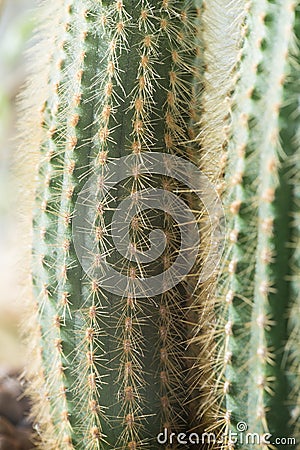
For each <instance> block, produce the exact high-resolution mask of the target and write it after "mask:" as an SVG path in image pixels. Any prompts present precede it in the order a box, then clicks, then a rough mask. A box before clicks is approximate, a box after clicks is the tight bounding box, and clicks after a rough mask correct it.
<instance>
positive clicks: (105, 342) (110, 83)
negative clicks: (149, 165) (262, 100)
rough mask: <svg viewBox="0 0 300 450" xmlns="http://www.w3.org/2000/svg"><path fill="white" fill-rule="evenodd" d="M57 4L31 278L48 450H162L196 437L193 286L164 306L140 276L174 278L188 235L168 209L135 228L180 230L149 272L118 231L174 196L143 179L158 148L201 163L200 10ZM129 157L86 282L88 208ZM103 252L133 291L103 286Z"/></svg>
mask: <svg viewBox="0 0 300 450" xmlns="http://www.w3.org/2000/svg"><path fill="white" fill-rule="evenodd" d="M56 3H57V5H56V10H54V11H53V12H52V14H53V16H54V17H55V18H56V20H57V24H56V26H55V29H54V30H53V34H54V35H53V37H52V48H50V50H49V61H48V66H49V74H48V80H47V83H48V88H47V90H46V89H45V94H44V98H43V106H42V112H41V127H42V130H43V131H42V137H41V140H40V157H39V162H38V166H39V167H38V174H37V184H36V200H35V209H34V219H33V220H34V235H33V263H32V281H33V290H34V297H35V299H36V302H37V308H38V313H37V314H38V319H37V320H38V322H39V324H40V337H39V341H40V345H41V346H42V350H41V356H40V358H41V361H42V365H43V379H44V380H45V381H42V384H43V383H44V389H43V392H44V395H45V397H46V398H42V399H41V402H42V405H41V406H40V408H41V412H39V413H38V422H39V423H40V427H41V429H42V431H41V434H42V445H43V446H46V447H47V448H49V449H50V448H55V449H57V448H62V449H63V448H68V449H72V448H76V449H79V448H89V449H98V448H99V449H100V448H101V449H104V448H115V449H116V448H130V449H135V448H138V447H140V446H141V445H142V446H145V447H146V448H153V447H154V446H155V445H156V436H157V434H158V433H159V432H160V431H161V430H162V428H163V427H167V428H168V429H169V430H170V431H176V432H179V431H180V430H181V429H187V427H188V413H187V410H186V408H185V406H184V400H185V399H186V396H187V395H188V394H187V391H186V390H185V380H184V376H185V375H184V370H185V366H186V361H185V355H184V348H185V342H186V339H187V336H186V331H185V328H186V327H185V325H184V315H183V314H182V311H183V309H184V307H185V306H186V304H187V293H186V290H187V288H186V287H185V285H184V284H183V283H181V284H179V285H178V286H177V287H175V288H174V289H171V291H170V290H167V291H166V292H162V294H161V295H155V296H154V297H153V298H151V297H149V296H148V295H147V294H145V297H147V298H144V299H143V298H140V297H138V298H137V297H135V292H134V291H132V290H131V289H130V279H135V278H138V277H142V276H144V272H143V271H144V270H148V272H150V273H155V272H157V268H158V267H162V268H163V269H164V268H165V269H166V268H168V266H169V265H170V264H171V263H172V262H173V259H174V255H175V252H176V239H177V237H176V235H177V232H176V229H175V225H174V224H172V218H170V217H169V215H168V214H167V213H165V214H164V213H161V212H160V213H158V212H157V211H155V210H153V211H150V213H145V214H144V215H143V217H140V215H138V216H137V217H135V218H134V219H135V221H134V222H132V223H131V232H132V236H131V238H132V246H133V248H134V246H135V245H136V246H138V245H141V243H142V245H143V242H144V243H146V245H147V240H148V234H149V231H151V226H152V225H153V226H156V227H160V228H162V229H164V230H166V232H168V239H167V246H166V251H165V252H164V254H163V256H162V259H160V260H158V261H157V262H156V264H154V265H153V264H152V266H151V265H150V266H149V267H148V269H147V268H146V269H144V268H143V269H140V265H139V264H138V261H137V263H130V264H129V265H128V264H127V266H126V258H123V257H122V255H120V254H119V255H118V254H117V255H116V254H115V253H113V252H112V246H113V241H112V238H113V237H115V236H116V234H117V231H116V230H114V229H113V226H111V227H110V225H111V223H110V221H111V220H112V217H111V211H112V210H113V209H115V208H116V206H117V205H118V202H120V200H122V199H123V198H124V197H126V196H128V195H131V194H134V193H135V192H136V191H139V190H140V189H141V188H144V187H148V186H152V187H154V186H157V187H159V186H162V188H164V189H165V190H166V191H167V190H170V189H171V187H172V185H171V184H170V181H169V178H168V177H167V176H165V177H162V178H161V179H160V180H158V179H155V177H152V179H151V180H150V179H149V177H151V174H149V175H148V174H146V175H144V176H142V175H140V174H139V173H138V172H137V170H138V167H139V165H142V164H143V154H144V153H145V152H160V153H169V154H173V155H174V154H178V155H185V156H186V157H187V158H189V152H190V151H191V145H188V144H187V142H188V141H189V140H190V139H191V136H192V132H193V130H192V126H193V125H192V121H193V118H194V116H195V114H196V111H195V108H196V107H195V104H196V100H197V99H196V97H195V96H196V88H195V86H196V83H199V77H198V75H197V74H198V72H199V69H198V67H197V66H196V61H197V58H198V57H197V30H196V21H197V20H198V18H197V14H198V10H197V9H196V4H195V3H196V2H191V1H186V2H179V1H172V2H168V1H161V2H156V1H147V0H145V1H141V2H129V1H120V0H118V1H109V2H94V1H91V2H83V1H81V0H68V1H57V2H56ZM197 78H198V79H197ZM125 156H128V159H127V161H128V166H129V168H130V169H131V177H130V178H129V180H127V181H125V182H124V183H123V186H122V185H120V186H119V187H118V188H117V189H112V190H111V191H112V192H111V193H109V194H108V196H107V197H108V198H107V197H106V198H105V200H104V202H103V203H99V204H97V205H95V211H94V213H93V212H92V213H91V212H89V214H90V216H89V218H90V224H91V229H92V232H93V241H94V243H95V246H96V247H97V249H99V250H100V252H99V254H97V251H95V254H94V255H93V261H92V265H91V267H90V270H89V273H88V274H86V273H85V272H84V271H83V268H82V267H81V265H80V262H79V261H78V258H77V255H76V252H75V243H74V233H73V231H74V228H73V230H72V225H73V221H74V215H75V213H76V208H77V207H76V200H77V198H78V195H79V193H80V192H81V191H82V189H83V188H84V185H85V183H86V181H87V179H88V177H89V176H91V175H94V174H98V175H97V178H96V184H95V186H94V190H95V191H97V189H98V191H97V193H98V194H100V193H101V192H102V191H104V190H107V192H108V191H109V189H110V184H109V183H110V181H111V178H110V176H108V177H107V180H106V179H105V176H106V173H107V171H108V164H109V162H112V161H113V158H120V157H125ZM117 164H119V163H117ZM135 171H136V173H135ZM127 178H128V177H127ZM101 180H102V181H101ZM106 182H107V184H105V183H106ZM101 183H103V185H101ZM101 189H102V191H101ZM100 191H101V192H100ZM83 192H84V189H83ZM183 195H184V194H183ZM78 207H79V205H78ZM91 214H92V215H91ZM93 214H94V215H93ZM195 220H196V219H195ZM82 228H83V225H82V226H81V229H78V230H77V232H78V233H79V234H80V233H82V232H83V231H84V230H83V229H82ZM75 231H76V230H75ZM86 239H88V237H87V238H86ZM86 242H87V241H86ZM86 245H87V244H86ZM172 246H173V247H172ZM174 246H175V247H174ZM174 248H175V250H174ZM103 255H105V257H107V258H108V259H109V260H110V262H111V263H112V264H115V266H117V267H118V270H120V271H121V272H123V273H124V271H127V273H128V280H129V281H128V286H127V287H125V289H124V292H123V294H122V295H116V294H115V293H111V292H109V290H108V291H105V290H103V289H102V286H101V284H100V283H99V280H98V279H97V278H96V277H93V274H94V272H93V269H95V268H99V267H100V264H101V262H100V259H99V257H100V258H101V257H102V256H103ZM125 256H128V255H125ZM97 258H98V259H97ZM45 408H47V414H45V413H44V409H45ZM49 419H50V420H49ZM44 448H45V447H44Z"/></svg>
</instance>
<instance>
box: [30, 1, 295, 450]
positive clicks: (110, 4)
mask: <svg viewBox="0 0 300 450" xmlns="http://www.w3.org/2000/svg"><path fill="white" fill-rule="evenodd" d="M299 6H300V5H299V3H298V2H296V1H294V0H285V1H283V0H272V1H267V0H252V1H246V0H237V1H235V2H233V1H232V0H224V1H223V2H222V3H221V2H219V1H216V0H211V1H203V2H202V1H200V0H162V1H154V0H139V1H128V0H111V1H85V2H83V1H82V0H68V1H67V0H66V1H63V0H56V1H54V2H52V4H51V5H50V4H45V5H43V6H40V10H41V11H42V12H43V14H42V18H41V19H40V23H41V29H40V30H39V31H38V36H39V39H40V40H41V42H38V44H37V45H36V46H35V47H34V48H33V51H32V57H33V56H34V57H35V58H37V60H38V64H37V66H35V69H34V71H33V72H35V73H34V74H33V75H32V77H31V78H30V80H29V86H28V88H27V89H26V90H25V92H24V94H23V97H24V100H23V104H24V108H25V110H26V111H27V112H26V114H27V116H26V117H27V119H26V120H22V122H24V125H22V126H23V130H24V131H23V136H24V142H25V145H24V146H25V148H26V149H27V153H28V149H29V150H32V152H33V154H32V156H31V155H30V153H29V155H30V156H29V158H28V159H30V160H32V161H34V162H35V163H36V169H35V179H36V182H35V184H34V186H33V188H32V189H31V191H30V192H34V195H32V197H34V200H33V201H32V204H33V208H34V213H33V237H32V268H31V273H32V275H31V284H32V291H33V298H32V299H30V302H29V303H30V308H29V309H30V313H29V316H30V320H29V321H30V326H29V328H30V330H29V331H28V324H27V336H28V343H29V344H30V349H34V356H33V357H32V358H33V359H34V364H33V365H32V367H31V368H29V369H28V371H27V372H28V373H27V377H28V379H29V380H30V389H29V390H30V393H31V396H32V398H33V400H34V404H35V406H34V408H33V416H34V417H35V421H36V428H37V429H38V431H39V435H40V441H41V442H40V446H41V448H47V449H62V450H63V449H78V450H80V449H83V448H87V449H99V450H100V449H103V450H104V449H109V448H113V449H137V448H149V449H156V448H161V446H162V444H160V443H159V442H158V441H157V439H156V438H157V436H158V435H159V433H161V431H162V430H167V433H168V436H172V433H173V435H174V436H175V437H176V436H179V434H180V433H184V434H185V433H188V432H191V431H197V432H198V433H199V435H200V434H201V433H203V432H209V431H214V432H215V435H216V436H217V437H218V439H220V438H221V437H222V435H224V436H225V437H224V436H223V437H224V439H223V442H213V443H212V444H211V445H209V443H205V442H203V443H202V444H203V445H202V444H201V445H200V443H199V444H198V446H199V448H207V447H210V448H223V449H232V448H241V449H244V448H245V443H244V442H241V441H237V442H235V443H234V442H233V438H232V435H231V434H230V433H235V432H238V433H239V434H243V433H244V434H246V431H247V430H248V431H249V432H251V433H257V434H258V435H259V436H261V435H263V434H265V433H270V434H272V439H273V441H274V439H275V438H276V437H286V438H287V437H289V436H291V435H292V434H293V433H294V434H295V435H296V434H297V433H298V435H299V409H300V405H299V394H298V391H297V389H298V387H299V350H298V348H297V347H298V345H297V340H298V338H299V320H298V314H297V312H298V311H299V243H298V240H299V235H298V233H299V227H298V221H299V217H298V216H299V192H298V191H299V188H298V185H297V184H298V181H299V180H298V178H299V177H298V172H297V168H298V167H299V162H298V158H299V115H298V114H299V112H298V110H299V103H298V102H299V98H300V97H299V94H300V93H299V83H297V75H298V70H299V38H300V36H299V11H298V9H299ZM43 10H44V11H43ZM36 55H38V56H36ZM41 69H42V70H41ZM22 119H23V116H22ZM197 168H198V169H199V170H201V173H200V171H198V172H197V170H196V169H197ZM33 173H34V169H32V175H31V177H32V176H33ZM197 174H198V175H199V177H198V178H197V176H198V175H197ZM202 174H203V175H205V177H202ZM172 178H174V180H173V179H172ZM208 180H209V181H208ZM210 183H211V184H212V185H213V186H214V187H215V190H216V192H218V193H219V194H220V195H221V197H222V199H223V205H224V210H225V215H226V221H227V225H226V236H224V237H222V238H221V240H220V239H218V238H217V234H216V230H217V229H218V230H219V221H220V220H221V218H222V212H221V211H220V208H219V209H218V200H216V199H215V195H214V191H213V189H212V188H211V184H210ZM194 186H196V189H195V192H194V191H193V187H194ZM140 191H142V194H139V192H140ZM199 192H200V193H201V195H200V194H199ZM175 194H176V197H177V198H178V200H175V199H174V197H175ZM151 196H152V197H151ZM128 199H129V200H128ZM199 199H200V200H199ZM120 205H121V207H120ZM141 205H143V206H141ZM212 207H213V208H214V209H212ZM174 211H175V212H176V214H175V212H174ZM178 211H180V212H179V215H178ZM212 211H214V212H215V214H212ZM172 213H174V214H173V215H172ZM190 213H192V216H191V215H190ZM118 214H119V215H118ZM116 215H117V219H116ZM128 225H129V231H128V230H127V228H128ZM198 227H199V229H200V237H201V240H200V243H199V242H198V240H197V239H196V238H195V234H194V233H195V230H196V229H197V230H198ZM153 229H157V230H160V231H163V232H164V237H163V236H162V234H161V233H157V232H155V233H153V231H152V230H153ZM124 230H125V231H124ZM126 230H127V231H126ZM128 240H129V241H130V242H129V243H128ZM182 240H183V241H185V243H186V247H185V248H184V250H183V249H182ZM123 241H124V242H123ZM220 241H225V244H224V245H225V249H224V252H223V257H222V260H221V264H220V267H219V269H218V270H217V271H216V270H213V269H214V268H215V267H214V265H215V264H216V263H217V260H218V257H217V256H218V253H219V251H218V245H219V244H220ZM115 247H117V251H116V248H115ZM150 250H151V251H152V253H151V252H150ZM153 252H154V253H153ZM153 255H154V256H155V257H153ZM194 256H196V259H195V261H194V259H193V258H194ZM177 258H179V259H180V258H181V259H180V261H181V262H180V265H179V266H177V269H176V270H174V268H173V272H172V276H170V275H169V272H168V269H169V268H170V267H172V265H173V266H174V267H175V265H176V264H175V263H176V261H177ZM207 261H209V262H210V263H211V264H210V265H209V264H208V267H209V268H210V269H211V270H210V271H208V272H207ZM291 261H292V262H291ZM107 263H108V264H109V265H110V266H111V267H113V268H114V270H115V271H116V272H117V273H118V274H120V276H116V275H115V273H116V272H109V275H107V273H106V272H105V270H106V268H107ZM142 263H143V264H142ZM187 268H188V270H187ZM104 269H105V270H104ZM181 270H183V272H182V273H181ZM204 272H205V274H206V275H207V276H204V275H203V273H204ZM160 273H163V274H164V275H163V276H162V278H159V274H160ZM147 277H150V278H151V277H153V278H151V280H152V279H153V280H157V279H159V280H160V286H159V289H157V285H156V284H155V283H156V282H154V281H153V283H152V284H151V282H148V284H147ZM157 277H158V278H157ZM174 280H175V281H174ZM171 281H173V283H171ZM146 286H148V287H147V288H146ZM143 293H145V295H143ZM289 389H290V390H291V394H290V396H288V390H289ZM239 438H240V440H241V436H239ZM182 440H183V441H184V438H183V435H182V439H181V441H182ZM200 440H201V439H200ZM175 441H176V439H175ZM175 441H174V442H175ZM164 445H165V448H173V447H172V444H170V446H168V443H165V444H164ZM174 445H175V444H174ZM176 445H177V444H176ZM176 445H175V447H176V448H177V447H178V448H182V447H183V448H189V446H190V445H191V442H190V444H189V443H188V442H186V444H184V443H182V442H179V444H178V445H177V446H176ZM251 445H252V446H251V447H249V448H253V449H256V448H270V445H269V444H268V443H264V442H263V441H261V442H260V443H255V442H254V443H252V444H251ZM282 445H283V444H282ZM275 447H276V448H281V447H280V444H278V445H277V446H276V445H275ZM197 448H198V447H197ZM293 448H296V444H295V445H294V447H293Z"/></svg>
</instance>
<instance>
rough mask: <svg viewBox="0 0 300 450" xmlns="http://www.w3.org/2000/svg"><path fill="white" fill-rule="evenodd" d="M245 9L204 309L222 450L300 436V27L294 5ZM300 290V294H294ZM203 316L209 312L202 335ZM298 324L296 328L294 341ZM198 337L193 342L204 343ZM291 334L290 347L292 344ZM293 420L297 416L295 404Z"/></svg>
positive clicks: (213, 411) (205, 411)
mask: <svg viewBox="0 0 300 450" xmlns="http://www.w3.org/2000/svg"><path fill="white" fill-rule="evenodd" d="M246 6H248V9H247V10H246V11H245V22H243V24H242V32H241V35H242V36H244V38H243V43H242V48H241V55H240V59H239V61H238V64H237V66H236V75H235V77H236V84H235V87H234V90H233V95H232V96H231V98H230V109H231V113H230V115H231V120H230V121H227V122H226V121H225V120H224V121H223V127H221V128H220V132H219V135H221V133H223V136H224V135H225V134H226V132H227V133H228V139H227V144H226V153H227V163H226V165H225V170H224V174H225V175H224V178H225V183H224V193H223V204H224V207H225V210H226V213H227V219H228V222H227V245H226V248H225V253H224V258H223V263H222V266H221V268H220V274H219V277H218V278H217V281H215V282H214V283H213V284H212V288H211V289H212V295H214V300H213V301H211V302H209V306H208V308H206V309H208V311H211V308H212V305H211V304H213V305H214V309H215V316H216V319H217V325H215V326H213V330H211V332H210V336H211V337H210V339H209V338H208V340H210V344H207V345H210V348H211V349H212V350H211V354H213V349H214V352H215V357H216V359H217V362H216V363H214V365H213V366H212V367H211V373H214V376H213V380H212V381H210V383H209V384H210V388H211V390H210V393H209V396H208V400H207V401H206V402H205V403H204V404H203V405H200V408H199V411H198V415H199V417H204V416H207V415H210V418H211V422H212V423H211V425H210V429H214V428H218V433H219V436H220V435H221V434H224V435H225V436H226V439H224V441H225V442H224V444H223V446H224V448H245V441H242V437H240V436H241V433H239V432H244V434H243V433H242V434H243V436H244V438H245V434H246V433H247V432H249V433H257V434H258V435H259V436H262V435H263V434H265V433H271V434H272V437H273V441H272V442H274V440H275V436H277V437H278V436H282V437H289V436H291V433H292V432H293V430H292V429H291V428H290V418H289V412H288V402H287V396H288V394H287V392H288V389H289V388H288V380H287V378H288V373H289V372H290V369H289V364H290V363H286V360H287V358H286V356H285V352H284V347H285V342H286V339H287V332H286V326H287V324H286V317H287V315H288V312H287V311H288V310H289V308H290V300H289V296H290V294H289V289H291V287H290V284H289V283H288V281H287V280H288V278H289V261H290V257H291V253H290V249H289V242H290V240H291V235H290V233H291V220H290V211H291V207H292V196H293V194H292V191H291V187H290V186H289V183H288V181H287V177H288V176H289V171H287V169H286V166H287V165H289V164H290V163H289V160H290V159H291V154H295V152H296V151H297V143H296V145H295V136H294V134H295V127H296V125H295V124H296V123H297V119H298V118H297V119H295V115H296V112H295V111H296V108H297V106H296V100H295V98H296V97H295V96H296V95H297V92H298V91H299V89H298V87H296V86H297V84H296V82H295V81H294V83H291V82H290V77H291V73H294V75H293V78H294V80H295V79H296V75H295V73H296V70H297V61H298V60H299V46H298V41H296V42H295V35H297V33H298V31H297V27H298V20H299V19H298V16H297V15H296V12H295V11H296V7H297V4H296V2H294V1H291V2H281V1H275V2H268V1H266V2H264V1H253V2H249V4H248V5H246ZM279 36H280V37H279ZM215 58H218V55H216V56H215ZM295 67H296V68H295ZM286 105H288V107H287V106H286ZM293 108H294V109H293ZM292 118H294V121H293V119H292ZM215 121H216V117H211V127H210V128H209V130H208V132H207V133H206V134H207V135H209V133H213V131H214V129H215ZM204 134H205V133H204ZM220 142H222V141H220ZM220 150H221V144H219V153H220ZM204 157H205V156H204ZM294 158H295V156H294ZM222 160H224V157H223V158H222ZM222 160H221V161H222ZM292 161H295V160H294V159H292ZM221 165H222V164H219V167H220V166H221ZM294 254H295V256H297V250H296V251H295V252H294ZM293 280H295V281H294V283H295V282H296V280H297V276H296V275H294V276H293ZM294 292H298V290H297V288H296V287H295V286H294ZM204 294H205V295H206V296H207V293H206V292H205V291H204ZM201 296H203V294H202V293H201V292H200V297H201ZM296 297H297V294H296ZM295 305H297V300H295ZM296 307H297V306H293V308H296ZM205 317H206V314H205V311H204V313H202V314H201V318H200V326H199V328H198V330H201V329H202V328H203V324H202V323H201V321H202V320H203V321H205ZM292 322H294V319H292ZM296 322H297V320H296V321H295V323H294V324H293V325H291V326H292V328H293V330H294V331H293V333H295V335H296V334H297V329H298V328H297V323H296ZM197 333H199V331H197ZM197 333H196V334H195V337H194V340H195V341H196V340H197V339H201V334H200V336H198V335H197ZM200 333H201V331H200ZM293 333H292V337H291V341H292V342H291V345H295V344H294V343H295V336H293ZM202 339H203V338H202ZM215 343H217V345H215ZM297 353H298V352H297V351H295V349H294V353H293V358H292V359H293V364H292V366H293V371H292V372H293V376H292V377H293V383H294V384H293V385H294V389H295V385H298V384H299V372H298V373H297V374H296V371H298V370H299V367H298V366H297V357H296V356H295V355H297ZM201 359H202V356H201V354H200V357H199V360H198V361H199V362H196V363H195V365H196V367H199V368H200V369H201ZM203 381H204V382H207V376H206V377H205V378H204V380H202V379H201V378H200V380H199V390H200V391H201V385H202V384H203ZM297 383H298V384H297ZM294 392H295V391H293V394H292V396H293V400H292V402H293V403H294V402H295V393H294ZM211 405H213V406H211ZM293 414H294V415H297V407H295V403H294V409H293ZM296 422H297V417H296ZM229 432H231V433H236V434H235V435H233V434H232V436H233V437H234V438H235V439H236V436H237V435H239V439H240V441H239V440H237V442H234V439H233V438H232V439H231V438H230V433H229ZM256 439H257V438H256ZM250 444H252V445H251V448H269V447H270V446H269V445H268V443H264V442H263V440H262V439H261V438H260V441H259V442H258V441H257V440H256V441H254V442H250ZM249 448H250V447H249ZM272 448H273V447H272ZM276 448H281V447H280V445H279V446H278V447H276Z"/></svg>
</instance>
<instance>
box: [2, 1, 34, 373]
mask: <svg viewBox="0 0 300 450" xmlns="http://www.w3.org/2000/svg"><path fill="white" fill-rule="evenodd" d="M35 3H36V0H0V368H3V367H8V368H20V367H22V363H23V361H22V354H23V352H22V345H21V341H20V334H19V328H18V324H19V322H20V320H22V313H23V311H22V298H21V297H22V294H21V292H22V290H21V289H20V275H19V270H20V269H19V268H20V261H21V259H22V255H21V252H20V250H19V249H20V248H22V245H21V243H20V242H18V241H19V239H22V236H19V235H18V234H17V227H16V221H17V219H16V215H15V213H18V211H17V209H18V202H17V196H16V192H17V187H16V183H15V181H14V179H15V178H16V177H17V174H16V168H15V164H14V158H15V156H16V152H17V151H18V149H17V142H16V138H17V126H16V122H17V111H16V101H17V97H18V94H19V92H20V90H21V89H22V86H23V84H24V80H25V77H26V69H25V56H24V53H25V51H26V48H28V47H29V45H30V43H29V41H30V36H31V32H32V29H33V26H34V19H33V13H32V7H33V6H34V5H35ZM18 159H19V158H18ZM29 176H30V175H29ZM17 236H18V237H17Z"/></svg>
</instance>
